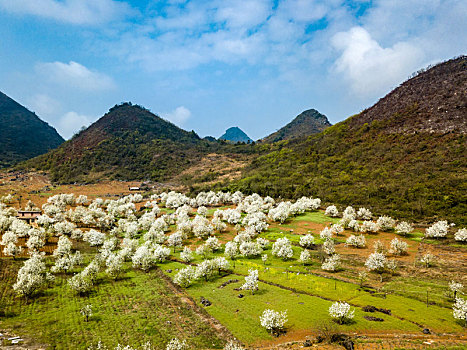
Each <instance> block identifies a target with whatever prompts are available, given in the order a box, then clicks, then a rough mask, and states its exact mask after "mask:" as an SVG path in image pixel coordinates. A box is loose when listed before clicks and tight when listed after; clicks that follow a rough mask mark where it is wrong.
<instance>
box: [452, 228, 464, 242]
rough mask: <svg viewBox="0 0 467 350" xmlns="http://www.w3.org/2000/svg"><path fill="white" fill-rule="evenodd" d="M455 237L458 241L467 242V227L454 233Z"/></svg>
mask: <svg viewBox="0 0 467 350" xmlns="http://www.w3.org/2000/svg"><path fill="white" fill-rule="evenodd" d="M454 239H455V240H456V241H458V242H467V228H461V229H459V230H458V231H457V232H456V233H455V234H454Z"/></svg>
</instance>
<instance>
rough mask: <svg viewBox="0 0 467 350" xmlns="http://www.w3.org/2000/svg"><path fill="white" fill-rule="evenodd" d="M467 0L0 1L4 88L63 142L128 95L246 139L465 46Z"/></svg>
mask: <svg viewBox="0 0 467 350" xmlns="http://www.w3.org/2000/svg"><path fill="white" fill-rule="evenodd" d="M466 33H467V2H466V1H465V0H413V1H409V0H386V1H383V0H372V1H364V0H361V1H340V0H328V1H317V0H210V1H207V0H191V1H190V0H166V1H162V0H159V1H142V0H139V1H136V0H134V1H129V0H128V1H115V0H60V1H59V0H0V90H1V91H2V92H4V93H6V94H7V95H9V96H11V97H12V98H14V99H15V100H17V101H18V102H20V103H21V104H23V105H25V106H26V107H28V108H29V109H31V110H33V111H35V112H36V113H37V114H38V115H39V116H40V117H41V118H42V119H44V120H46V121H47V122H48V123H49V124H51V125H53V126H54V127H55V128H56V129H57V130H58V131H59V132H60V134H61V135H62V136H64V137H65V138H69V137H70V136H71V135H73V133H74V132H76V131H77V130H79V129H80V128H81V127H82V126H83V125H89V124H90V123H92V122H93V121H95V120H97V119H98V118H99V117H100V116H102V115H103V114H104V113H105V112H106V111H107V110H108V109H109V108H110V107H112V106H113V105H115V104H117V103H120V102H122V101H132V102H133V103H137V104H141V105H143V106H145V107H147V108H149V109H150V110H151V111H153V112H154V113H156V114H158V115H160V116H162V117H164V118H166V119H168V120H171V121H172V122H174V123H175V124H176V125H178V126H180V127H182V128H184V129H187V130H195V131H196V132H197V133H198V134H199V135H200V136H207V135H212V136H215V137H219V136H220V135H222V134H223V132H224V130H225V129H227V128H228V127H230V126H239V127H240V128H242V129H243V130H244V131H245V132H246V133H247V134H248V135H249V136H250V137H252V138H253V139H259V138H261V137H264V136H266V135H268V134H270V133H271V132H274V131H275V130H277V129H278V128H280V127H282V126H283V125H285V124H286V123H288V122H289V121H290V120H292V119H293V117H295V116H296V115H297V114H299V113H300V112H302V111H303V110H306V109H309V108H315V109H317V110H319V111H320V112H321V113H324V114H326V115H327V116H328V118H329V119H330V121H331V122H332V123H336V122H338V121H341V120H343V119H345V118H346V117H348V116H350V115H352V114H355V113H358V112H359V111H361V110H362V109H364V108H366V107H368V106H371V105H372V104H373V103H374V102H376V101H377V100H378V99H379V98H380V97H382V96H384V95H385V94H386V93H387V92H389V91H390V90H391V89H392V88H394V87H396V86H397V85H399V84H400V83H401V82H402V81H404V80H406V79H407V77H408V76H409V75H410V74H411V73H412V72H414V71H416V70H418V69H419V68H421V67H424V66H426V65H428V64H432V63H436V62H439V61H442V60H446V59H449V58H451V57H454V56H458V55H461V54H465V53H466V48H467V35H466Z"/></svg>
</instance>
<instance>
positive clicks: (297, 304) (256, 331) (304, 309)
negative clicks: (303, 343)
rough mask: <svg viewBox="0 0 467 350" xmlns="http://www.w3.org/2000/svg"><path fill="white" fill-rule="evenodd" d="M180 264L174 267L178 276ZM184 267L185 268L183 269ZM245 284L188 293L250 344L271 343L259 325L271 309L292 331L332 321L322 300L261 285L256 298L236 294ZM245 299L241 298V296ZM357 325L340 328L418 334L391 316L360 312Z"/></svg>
mask: <svg viewBox="0 0 467 350" xmlns="http://www.w3.org/2000/svg"><path fill="white" fill-rule="evenodd" d="M176 266H177V265H176V263H173V265H172V266H170V267H171V268H172V269H173V272H172V273H170V274H169V273H168V274H169V275H173V274H175V269H176ZM179 267H181V266H179ZM234 278H235V279H239V281H240V282H237V283H232V284H228V285H227V286H226V287H224V288H219V286H220V285H221V284H222V283H223V282H226V281H228V280H229V279H234ZM242 283H243V278H242V277H239V276H235V275H228V276H225V277H221V278H216V279H213V280H211V281H209V282H207V283H206V282H198V283H195V284H194V285H192V286H190V287H189V288H187V289H186V291H187V293H189V294H190V295H191V296H192V297H193V298H194V299H195V300H197V301H198V302H199V300H200V298H201V297H204V298H207V299H208V300H209V301H211V302H212V305H211V306H209V307H207V308H206V310H207V311H208V312H209V313H210V314H211V315H212V316H214V317H215V318H216V319H218V320H219V321H220V322H221V323H223V324H224V325H226V326H227V328H229V330H230V331H231V332H232V333H233V334H234V335H235V336H236V337H238V338H239V339H240V340H241V341H243V342H246V343H250V344H251V343H255V342H258V341H260V340H271V339H273V338H272V336H271V335H270V334H269V333H268V332H267V331H266V330H265V329H264V328H262V327H260V324H259V317H260V315H261V314H262V312H263V311H264V310H265V309H267V308H272V309H274V310H277V311H283V310H287V314H288V319H289V322H288V324H287V327H288V328H289V330H294V331H297V330H305V329H316V328H318V326H319V325H320V324H321V323H322V322H323V320H327V319H329V315H328V309H329V307H330V306H331V304H332V302H331V301H328V300H324V299H322V298H319V297H315V296H310V295H306V294H301V293H295V292H293V291H290V290H286V289H282V288H279V287H276V286H272V285H269V284H266V283H261V282H260V283H259V290H258V291H257V292H255V294H253V295H252V294H251V292H247V291H240V292H239V291H235V290H234V288H238V287H240V286H241V284H242ZM240 293H241V294H243V295H244V297H243V298H239V297H238V295H239V294H240ZM355 312H356V316H355V319H354V322H352V323H351V324H348V325H342V326H340V328H341V330H342V331H358V330H365V329H378V330H405V331H417V329H418V327H417V326H415V325H413V324H411V323H410V322H407V321H402V320H399V319H397V318H395V317H391V316H388V315H382V316H381V315H379V317H382V318H384V319H385V322H370V321H367V320H366V319H364V318H363V316H364V315H365V313H364V312H363V311H362V310H360V309H356V310H355Z"/></svg>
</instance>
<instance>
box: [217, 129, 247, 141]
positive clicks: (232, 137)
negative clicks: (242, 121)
mask: <svg viewBox="0 0 467 350" xmlns="http://www.w3.org/2000/svg"><path fill="white" fill-rule="evenodd" d="M219 140H226V141H232V142H252V141H253V140H252V139H251V138H250V137H249V136H248V135H247V134H246V133H245V132H244V131H243V130H242V129H240V128H239V127H238V126H232V127H230V128H228V129H227V130H226V131H225V133H224V135H222V136H221V137H219Z"/></svg>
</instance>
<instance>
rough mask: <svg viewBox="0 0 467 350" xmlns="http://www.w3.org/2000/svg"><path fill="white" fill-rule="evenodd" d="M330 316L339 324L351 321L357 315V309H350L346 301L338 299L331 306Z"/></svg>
mask: <svg viewBox="0 0 467 350" xmlns="http://www.w3.org/2000/svg"><path fill="white" fill-rule="evenodd" d="M329 316H331V317H332V319H333V320H334V321H336V322H337V323H339V324H344V323H348V322H350V321H351V320H352V319H353V318H354V316H355V310H350V305H349V304H348V303H346V302H340V301H336V302H335V303H333V304H332V305H331V306H330V307H329Z"/></svg>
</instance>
